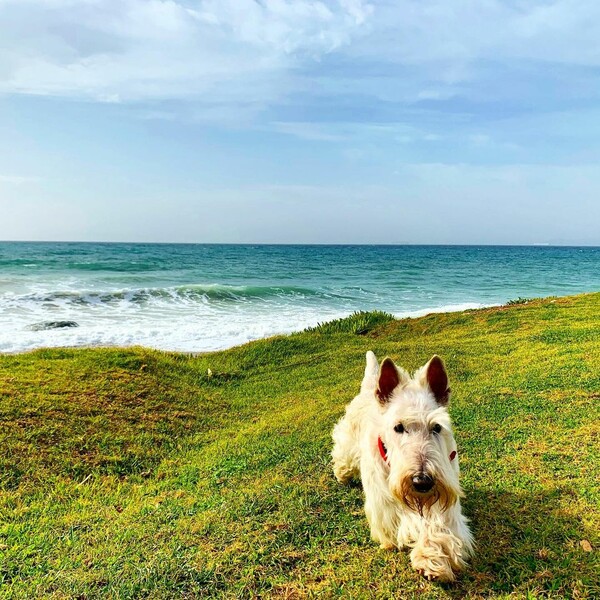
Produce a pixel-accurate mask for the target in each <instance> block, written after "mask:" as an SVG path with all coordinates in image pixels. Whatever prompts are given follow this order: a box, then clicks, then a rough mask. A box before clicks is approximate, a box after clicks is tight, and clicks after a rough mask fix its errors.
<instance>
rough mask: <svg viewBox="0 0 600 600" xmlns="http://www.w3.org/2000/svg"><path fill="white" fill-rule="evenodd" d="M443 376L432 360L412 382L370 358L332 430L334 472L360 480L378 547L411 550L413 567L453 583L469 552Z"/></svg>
mask: <svg viewBox="0 0 600 600" xmlns="http://www.w3.org/2000/svg"><path fill="white" fill-rule="evenodd" d="M449 395H450V388H449V387H448V377H447V375H446V369H445V367H444V364H443V362H442V360H441V359H440V358H439V357H437V356H434V357H433V358H432V359H431V360H430V361H429V362H428V363H427V364H426V365H425V366H424V367H421V368H420V369H419V370H418V371H417V372H416V373H415V374H414V375H413V377H411V376H410V375H409V374H408V373H407V372H406V371H405V370H404V369H400V368H398V367H396V365H395V364H394V363H393V361H392V360H391V359H389V358H386V359H385V360H384V361H383V362H382V363H381V367H379V365H378V363H377V359H376V358H375V355H374V354H373V352H368V353H367V366H366V369H365V375H364V379H363V382H362V385H361V390H360V393H359V395H358V396H356V398H354V400H353V401H352V402H351V403H350V404H349V405H348V406H347V407H346V414H345V416H344V417H342V419H340V421H339V422H338V423H337V424H336V426H335V427H334V429H333V440H334V448H333V452H332V456H333V469H334V473H335V476H336V478H337V479H338V481H339V482H341V483H346V482H348V481H349V480H350V479H352V478H358V477H360V479H361V481H362V485H363V490H364V493H365V512H366V515H367V519H368V521H369V525H370V527H371V536H372V538H373V539H374V540H375V541H376V542H379V543H380V544H381V547H382V548H393V547H397V548H403V547H409V548H412V550H411V553H410V560H411V563H412V566H413V567H414V568H415V569H416V570H417V571H419V572H420V573H422V574H423V575H425V576H426V577H427V578H428V579H437V580H439V581H452V580H454V578H455V573H456V572H457V571H459V570H460V569H462V568H464V567H465V565H466V560H467V559H468V557H469V556H470V555H471V554H472V552H473V537H472V535H471V532H470V530H469V527H468V525H467V519H466V518H465V517H464V516H463V515H462V512H461V507H460V498H461V496H462V491H461V488H460V484H459V481H458V475H459V468H458V456H457V454H456V443H455V441H454V437H453V435H452V427H451V424H450V416H449V415H448V411H447V405H448V400H449Z"/></svg>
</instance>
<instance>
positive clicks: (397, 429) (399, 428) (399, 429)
mask: <svg viewBox="0 0 600 600" xmlns="http://www.w3.org/2000/svg"><path fill="white" fill-rule="evenodd" d="M394 431H395V432H396V433H404V425H402V423H398V425H396V427H394Z"/></svg>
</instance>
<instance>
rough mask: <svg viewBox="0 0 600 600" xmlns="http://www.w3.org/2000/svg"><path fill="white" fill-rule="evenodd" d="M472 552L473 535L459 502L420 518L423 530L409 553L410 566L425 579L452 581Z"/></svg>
mask: <svg viewBox="0 0 600 600" xmlns="http://www.w3.org/2000/svg"><path fill="white" fill-rule="evenodd" d="M472 551H473V537H472V535H471V532H470V531H469V528H468V527H467V520H466V519H465V517H463V515H462V514H461V512H460V505H458V506H456V505H455V506H454V507H452V508H451V509H449V510H448V512H447V513H444V514H443V515H441V514H433V515H431V516H430V518H424V519H423V520H422V530H421V534H420V536H419V539H418V541H417V543H416V544H415V547H414V548H413V550H412V551H411V553H410V560H411V563H412V565H413V567H414V568H415V569H416V570H417V571H419V572H420V573H422V574H423V575H424V576H425V577H427V578H428V579H436V580H438V581H454V579H455V573H456V572H457V571H460V570H461V569H463V568H464V567H465V566H466V560H467V558H469V556H470V555H471V554H472Z"/></svg>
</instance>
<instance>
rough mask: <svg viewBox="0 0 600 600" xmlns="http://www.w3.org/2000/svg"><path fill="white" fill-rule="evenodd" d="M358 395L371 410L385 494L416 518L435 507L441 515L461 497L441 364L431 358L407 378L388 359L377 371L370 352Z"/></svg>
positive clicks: (438, 359) (404, 372)
mask: <svg viewBox="0 0 600 600" xmlns="http://www.w3.org/2000/svg"><path fill="white" fill-rule="evenodd" d="M363 390H365V391H367V392H370V393H372V394H373V401H374V402H375V403H376V406H377V410H376V411H374V412H375V414H376V415H377V416H376V424H375V427H376V429H377V432H378V435H379V439H380V440H381V443H382V445H381V446H380V448H379V449H380V452H383V453H384V454H385V460H386V462H387V463H388V468H389V477H388V484H389V487H390V491H391V493H392V494H393V495H394V496H395V497H397V498H398V499H399V500H400V501H401V502H403V503H404V504H405V505H406V506H408V507H409V508H411V509H412V510H415V511H418V512H419V513H421V514H423V511H424V510H428V509H429V508H431V507H432V506H433V505H435V504H436V503H438V504H437V506H438V507H439V508H440V509H441V510H446V509H447V508H448V507H450V506H451V505H452V504H454V503H455V502H456V500H457V499H458V498H459V497H460V496H461V494H462V493H461V489H460V484H459V481H458V458H457V457H456V442H455V441H454V436H453V434H452V426H451V423H450V416H449V414H448V410H447V406H448V401H449V398H450V387H449V385H448V375H447V374H446V369H445V367H444V363H443V362H442V359H441V358H439V357H438V356H434V357H433V358H432V359H431V360H430V361H429V362H428V363H427V364H426V365H425V366H423V367H421V368H420V369H418V370H417V371H416V372H415V374H414V375H413V376H412V377H411V376H410V375H409V374H408V373H407V372H406V371H405V370H404V369H401V368H398V367H397V366H396V365H395V364H394V362H393V361H392V360H391V359H390V358H386V359H384V361H383V362H382V363H381V366H379V365H378V364H377V360H376V358H375V355H374V354H373V353H372V352H370V353H369V354H368V355H367V369H366V371H365V379H364V380H363ZM382 449H383V450H382ZM382 460H384V458H383V456H382Z"/></svg>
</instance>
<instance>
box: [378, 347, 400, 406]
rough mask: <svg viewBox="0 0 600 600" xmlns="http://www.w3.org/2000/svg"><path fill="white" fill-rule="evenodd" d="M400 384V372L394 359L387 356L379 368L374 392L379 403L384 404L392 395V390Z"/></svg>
mask: <svg viewBox="0 0 600 600" xmlns="http://www.w3.org/2000/svg"><path fill="white" fill-rule="evenodd" d="M399 384H400V373H399V372H398V369H397V368H396V365H395V364H394V361H393V360H392V359H391V358H389V357H387V358H384V359H383V362H382V363H381V367H380V368H379V379H378V381H377V389H376V390H375V394H376V395H377V398H378V399H379V402H380V403H381V404H385V403H386V402H387V401H388V400H389V399H390V396H391V395H392V392H393V391H394V390H395V389H396V388H397V387H398V385H399Z"/></svg>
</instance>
